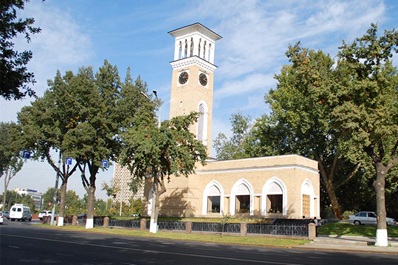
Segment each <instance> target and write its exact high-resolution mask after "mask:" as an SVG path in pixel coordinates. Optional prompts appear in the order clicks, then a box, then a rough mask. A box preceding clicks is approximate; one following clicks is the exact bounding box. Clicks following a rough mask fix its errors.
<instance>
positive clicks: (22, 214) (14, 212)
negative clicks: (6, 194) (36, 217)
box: [10, 204, 32, 221]
mask: <svg viewBox="0 0 398 265" xmlns="http://www.w3.org/2000/svg"><path fill="white" fill-rule="evenodd" d="M10 219H11V221H15V220H18V221H26V220H29V221H32V213H31V212H30V208H29V207H28V206H26V205H23V204H14V205H13V206H12V207H11V209H10Z"/></svg>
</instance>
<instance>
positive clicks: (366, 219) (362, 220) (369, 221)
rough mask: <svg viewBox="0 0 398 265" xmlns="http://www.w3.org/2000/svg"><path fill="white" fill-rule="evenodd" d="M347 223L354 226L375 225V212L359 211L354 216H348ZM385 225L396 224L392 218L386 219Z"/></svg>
mask: <svg viewBox="0 0 398 265" xmlns="http://www.w3.org/2000/svg"><path fill="white" fill-rule="evenodd" d="M348 222H350V223H353V224H354V225H361V224H363V225H375V224H377V214H376V213H375V212H369V211H361V212H357V213H356V214H355V215H350V216H349V218H348ZM386 222H387V225H395V224H396V223H397V222H396V221H395V220H394V218H390V217H386Z"/></svg>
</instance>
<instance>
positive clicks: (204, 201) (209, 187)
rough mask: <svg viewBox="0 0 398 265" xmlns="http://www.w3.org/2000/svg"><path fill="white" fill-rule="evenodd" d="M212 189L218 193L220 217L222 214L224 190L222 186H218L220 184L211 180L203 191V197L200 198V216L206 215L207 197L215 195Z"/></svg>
mask: <svg viewBox="0 0 398 265" xmlns="http://www.w3.org/2000/svg"><path fill="white" fill-rule="evenodd" d="M214 188H216V189H217V190H218V191H219V193H220V194H219V195H220V215H222V214H223V212H224V189H223V187H222V185H221V184H220V182H218V181H217V180H214V179H213V180H212V181H210V182H209V183H208V184H207V185H206V187H205V189H204V191H203V197H202V215H203V216H205V215H207V197H208V196H214V195H215V194H214V191H215V189H214Z"/></svg>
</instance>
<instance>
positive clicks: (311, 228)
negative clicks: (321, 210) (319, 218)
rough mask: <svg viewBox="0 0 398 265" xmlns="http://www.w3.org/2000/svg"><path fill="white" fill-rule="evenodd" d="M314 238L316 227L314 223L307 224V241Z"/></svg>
mask: <svg viewBox="0 0 398 265" xmlns="http://www.w3.org/2000/svg"><path fill="white" fill-rule="evenodd" d="M315 237H316V226H315V224H314V223H309V224H308V239H309V240H314V239H315Z"/></svg>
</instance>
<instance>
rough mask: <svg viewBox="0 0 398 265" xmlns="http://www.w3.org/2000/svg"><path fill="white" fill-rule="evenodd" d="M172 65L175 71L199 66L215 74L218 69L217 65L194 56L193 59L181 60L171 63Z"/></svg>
mask: <svg viewBox="0 0 398 265" xmlns="http://www.w3.org/2000/svg"><path fill="white" fill-rule="evenodd" d="M170 64H171V67H172V68H173V70H176V69H180V68H185V67H188V66H191V65H198V66H199V67H201V68H203V69H205V70H206V71H209V72H211V73H214V71H215V70H216V69H217V66H216V65H214V64H212V63H209V62H208V61H206V60H203V59H202V58H200V57H198V56H192V57H187V58H183V59H179V60H176V61H172V62H170Z"/></svg>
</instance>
